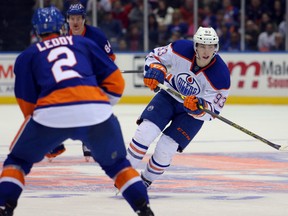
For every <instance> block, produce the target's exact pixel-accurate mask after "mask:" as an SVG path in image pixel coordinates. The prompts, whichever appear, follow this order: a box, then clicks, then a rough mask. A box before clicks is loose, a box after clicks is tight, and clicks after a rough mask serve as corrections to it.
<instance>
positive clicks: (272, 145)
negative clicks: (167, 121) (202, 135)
mask: <svg viewBox="0 0 288 216" xmlns="http://www.w3.org/2000/svg"><path fill="white" fill-rule="evenodd" d="M158 87H160V88H161V89H163V90H165V91H167V92H169V93H171V94H173V95H174V96H176V97H178V98H179V99H181V100H184V99H185V96H184V95H182V94H180V93H179V92H177V91H175V90H174V89H171V88H169V87H167V86H165V85H163V84H161V83H159V84H158ZM198 108H199V109H201V110H203V111H204V112H206V113H208V114H210V115H211V116H213V117H214V118H217V119H219V120H221V121H223V122H225V123H226V124H228V125H230V126H232V127H234V128H236V129H238V130H240V131H242V132H244V133H246V134H248V135H249V136H252V137H254V138H255V139H257V140H260V141H262V142H263V143H265V144H267V145H269V146H271V147H272V148H274V149H277V150H279V151H288V146H281V145H277V144H275V143H272V142H270V141H269V140H266V139H264V138H263V137H261V136H259V135H257V134H255V133H253V132H251V131H249V130H247V129H246V128H244V127H242V126H240V125H238V124H236V123H234V122H232V121H230V120H228V119H226V118H224V117H223V116H221V115H218V114H216V113H214V112H212V111H210V110H209V109H206V108H205V107H203V106H201V105H198Z"/></svg>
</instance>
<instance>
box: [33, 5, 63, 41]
mask: <svg viewBox="0 0 288 216" xmlns="http://www.w3.org/2000/svg"><path fill="white" fill-rule="evenodd" d="M64 23H65V18H64V16H63V15H62V13H61V12H60V11H59V10H58V9H57V8H56V7H54V6H50V7H46V8H38V9H37V10H35V12H34V15H33V18H32V24H33V27H34V29H35V31H36V33H37V34H38V35H43V34H47V33H60V32H61V28H62V26H63V25H64Z"/></svg>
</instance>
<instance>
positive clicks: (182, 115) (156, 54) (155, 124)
mask: <svg viewBox="0 0 288 216" xmlns="http://www.w3.org/2000/svg"><path fill="white" fill-rule="evenodd" d="M218 50H219V38H218V36H217V33H216V32H215V30H214V29H213V28H210V27H200V28H199V29H198V30H197V32H196V33H195V35H194V37H193V41H191V40H178V41H175V42H173V43H171V44H168V45H167V46H163V47H158V48H155V49H154V50H153V51H152V52H150V53H149V54H148V55H147V57H146V59H145V69H144V83H145V85H146V86H148V87H149V88H150V89H151V90H153V91H155V90H156V91H157V90H159V87H158V86H157V85H158V83H162V84H163V83H164V84H165V85H166V86H168V87H169V88H172V89H174V90H176V91H178V92H180V93H181V94H182V95H185V96H186V98H185V100H184V102H183V101H181V100H179V99H177V98H176V97H175V96H173V95H171V94H170V93H167V92H166V91H164V90H160V91H159V92H158V93H157V94H156V95H155V96H154V98H153V99H152V100H151V101H150V103H149V104H148V105H147V107H146V108H145V110H144V111H143V113H142V114H141V116H140V118H139V119H138V121H137V123H138V125H139V126H138V128H137V130H136V132H135V135H134V137H133V138H132V140H131V143H130V145H129V147H128V159H129V160H130V162H131V163H132V165H133V166H134V167H136V168H137V164H138V163H139V162H140V161H141V160H142V159H143V157H144V156H145V154H146V152H147V150H148V148H149V146H150V144H151V143H152V142H153V141H154V140H155V139H156V138H157V137H158V136H159V135H160V138H159V140H158V142H157V145H156V147H155V151H154V153H153V155H152V156H151V157H150V159H149V161H148V163H147V166H146V168H145V170H144V171H142V175H141V176H142V179H143V180H144V182H145V184H146V186H147V187H148V186H149V185H150V184H151V183H152V182H153V181H154V180H156V179H157V178H159V177H160V176H161V175H162V174H163V173H164V171H165V169H166V168H167V167H169V166H170V163H171V161H172V157H173V156H174V155H175V153H176V152H177V151H178V152H182V151H183V150H184V149H185V147H186V146H187V145H188V144H189V143H190V142H191V141H192V140H193V138H194V137H195V135H196V134H197V133H198V132H199V130H200V129H201V127H202V125H203V123H204V122H205V121H210V120H212V119H213V117H212V116H211V115H209V114H207V113H205V112H203V111H202V110H200V109H198V104H199V105H202V106H203V107H205V108H208V109H209V110H211V111H213V112H215V113H217V114H219V113H220V111H221V110H222V108H223V106H224V104H225V102H226V99H227V96H228V92H229V88H230V72H229V70H228V68H227V66H226V64H225V63H224V61H223V60H222V58H221V57H220V56H219V55H218V54H217V52H218ZM168 67H169V68H170V69H169V70H167V68H168Z"/></svg>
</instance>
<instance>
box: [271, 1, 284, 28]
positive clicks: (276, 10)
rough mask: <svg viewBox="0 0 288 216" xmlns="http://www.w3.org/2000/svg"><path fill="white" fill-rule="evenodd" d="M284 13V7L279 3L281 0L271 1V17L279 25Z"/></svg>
mask: <svg viewBox="0 0 288 216" xmlns="http://www.w3.org/2000/svg"><path fill="white" fill-rule="evenodd" d="M284 13H285V7H284V5H282V4H281V0H275V1H274V3H273V10H272V11H271V19H272V20H273V21H274V22H276V24H277V25H279V24H280V23H281V21H282V20H283V16H284Z"/></svg>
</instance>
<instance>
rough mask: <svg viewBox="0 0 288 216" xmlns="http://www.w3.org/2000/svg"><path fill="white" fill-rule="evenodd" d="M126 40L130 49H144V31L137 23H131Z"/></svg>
mask: <svg viewBox="0 0 288 216" xmlns="http://www.w3.org/2000/svg"><path fill="white" fill-rule="evenodd" d="M126 41H127V43H128V49H129V50H130V51H143V32H142V31H141V30H140V27H139V26H138V25H137V23H135V24H132V25H130V27H129V31H128V35H127V40H126Z"/></svg>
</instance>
